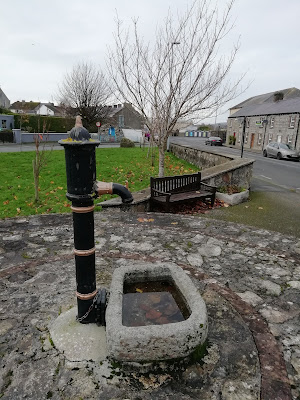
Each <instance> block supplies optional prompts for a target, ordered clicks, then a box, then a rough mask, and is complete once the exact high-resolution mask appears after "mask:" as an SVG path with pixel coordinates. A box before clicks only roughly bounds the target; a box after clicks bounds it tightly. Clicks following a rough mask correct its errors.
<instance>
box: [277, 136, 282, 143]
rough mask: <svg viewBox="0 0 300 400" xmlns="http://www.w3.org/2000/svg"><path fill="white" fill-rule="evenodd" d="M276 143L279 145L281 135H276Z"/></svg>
mask: <svg viewBox="0 0 300 400" xmlns="http://www.w3.org/2000/svg"><path fill="white" fill-rule="evenodd" d="M277 143H281V135H277Z"/></svg>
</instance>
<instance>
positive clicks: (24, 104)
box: [9, 101, 40, 110]
mask: <svg viewBox="0 0 300 400" xmlns="http://www.w3.org/2000/svg"><path fill="white" fill-rule="evenodd" d="M39 104H40V102H35V101H15V102H14V103H12V105H11V106H10V107H9V108H11V109H12V110H34V109H35V108H36V107H37V106H38V105H39Z"/></svg>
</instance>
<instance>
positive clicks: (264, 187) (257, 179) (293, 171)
mask: <svg viewBox="0 0 300 400" xmlns="http://www.w3.org/2000/svg"><path fill="white" fill-rule="evenodd" d="M170 142H171V143H178V144H182V145H186V146H190V147H193V148H197V149H203V150H209V151H217V152H220V153H222V154H224V155H225V154H226V155H232V156H235V157H240V156H241V150H240V149H234V148H231V147H226V146H219V147H208V146H206V145H205V138H189V137H172V138H171V139H170ZM243 157H245V158H252V159H254V160H255V163H254V166H253V177H252V181H251V189H252V190H254V191H264V192H266V191H267V192H280V191H286V190H291V191H294V192H296V193H300V163H299V162H294V161H287V160H277V159H275V158H265V157H263V155H262V154H260V153H257V152H252V151H247V150H244V154H243Z"/></svg>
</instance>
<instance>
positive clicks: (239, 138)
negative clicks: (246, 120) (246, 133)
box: [238, 132, 241, 143]
mask: <svg viewBox="0 0 300 400" xmlns="http://www.w3.org/2000/svg"><path fill="white" fill-rule="evenodd" d="M238 142H239V143H241V132H239V133H238Z"/></svg>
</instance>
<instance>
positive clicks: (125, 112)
mask: <svg viewBox="0 0 300 400" xmlns="http://www.w3.org/2000/svg"><path fill="white" fill-rule="evenodd" d="M106 122H107V123H108V124H110V125H111V126H113V127H114V128H116V129H122V128H127V129H142V128H143V126H144V118H143V116H142V115H141V114H140V113H139V112H138V111H137V110H136V109H135V108H134V107H133V106H132V105H131V104H130V103H124V104H115V105H113V106H108V112H107V117H106Z"/></svg>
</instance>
